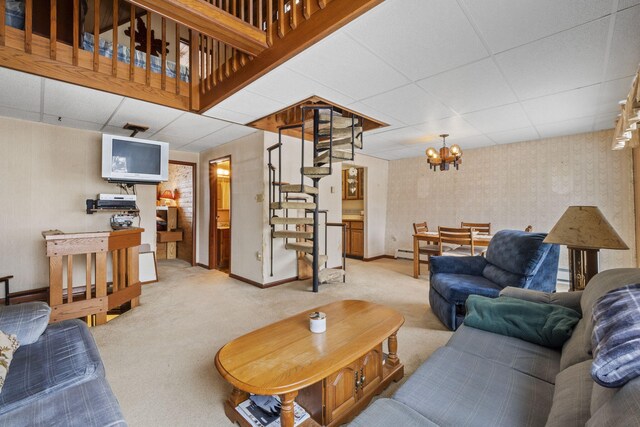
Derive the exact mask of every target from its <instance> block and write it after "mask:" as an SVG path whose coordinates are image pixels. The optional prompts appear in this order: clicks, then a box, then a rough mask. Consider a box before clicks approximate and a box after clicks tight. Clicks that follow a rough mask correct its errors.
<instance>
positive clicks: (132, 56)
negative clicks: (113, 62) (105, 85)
mask: <svg viewBox="0 0 640 427" xmlns="http://www.w3.org/2000/svg"><path fill="white" fill-rule="evenodd" d="M135 34H136V7H135V5H134V4H133V3H131V11H130V19H129V80H130V81H133V80H134V79H135V72H136V70H135V62H136V39H135Z"/></svg>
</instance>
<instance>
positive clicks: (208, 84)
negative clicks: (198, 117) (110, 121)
mask: <svg viewBox="0 0 640 427" xmlns="http://www.w3.org/2000/svg"><path fill="white" fill-rule="evenodd" d="M382 1H383V0H286V1H285V0H130V1H126V0H12V1H10V2H9V3H6V2H5V0H0V66H3V67H7V68H12V69H16V70H19V71H23V72H27V73H31V74H37V75H40V76H43V77H48V78H53V79H57V80H62V81H66V82H69V83H72V84H77V85H81V86H86V87H90V88H94V89H98V90H103V91H106V92H111V93H115V94H119V95H123V96H127V97H131V98H136V99H141V100H144V101H149V102H154V103H158V104H162V105H166V106H169V107H173V108H178V109H182V110H190V111H200V112H202V111H205V110H208V109H209V108H210V107H211V106H213V105H215V104H217V103H219V102H220V101H222V100H223V99H225V98H227V97H228V96H230V95H232V94H233V93H235V92H237V91H238V90H240V89H242V88H243V87H244V86H246V85H247V84H249V83H251V82H252V81H254V80H255V79H257V78H259V77H260V76H262V75H264V74H265V73H267V72H269V71H270V70H271V69H273V68H274V67H276V66H277V65H279V64H281V63H283V62H284V61H286V60H287V59H289V58H291V57H292V56H294V55H296V54H297V53H299V52H301V51H302V50H304V49H305V48H307V47H308V46H310V45H312V44H313V43H315V42H317V41H318V40H320V39H321V38H323V37H325V36H326V35H328V34H330V33H331V32H333V31H335V30H336V29H338V28H340V27H341V26H342V25H344V24H346V23H347V22H349V21H350V20H352V19H354V18H356V17H357V16H359V15H360V14H362V13H364V12H365V11H367V10H368V9H370V8H372V7H373V6H375V5H377V4H379V3H381V2H382ZM114 17H115V18H114ZM7 18H9V19H7ZM129 29H134V31H133V34H132V33H131V32H130V31H127V32H126V33H125V30H129ZM130 35H134V36H133V37H131V36H130Z"/></svg>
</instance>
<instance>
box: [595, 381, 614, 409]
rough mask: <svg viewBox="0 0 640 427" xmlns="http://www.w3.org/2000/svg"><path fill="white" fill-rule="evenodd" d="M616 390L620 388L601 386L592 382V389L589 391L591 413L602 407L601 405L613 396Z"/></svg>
mask: <svg viewBox="0 0 640 427" xmlns="http://www.w3.org/2000/svg"><path fill="white" fill-rule="evenodd" d="M592 379H593V378H592ZM618 390H620V389H619V388H612V387H602V386H601V385H600V384H598V383H596V382H594V383H593V389H592V391H591V413H592V414H595V413H596V412H597V411H598V409H600V408H602V405H604V404H605V403H607V402H608V401H609V400H610V399H611V398H613V395H614V394H616V393H617V392H618Z"/></svg>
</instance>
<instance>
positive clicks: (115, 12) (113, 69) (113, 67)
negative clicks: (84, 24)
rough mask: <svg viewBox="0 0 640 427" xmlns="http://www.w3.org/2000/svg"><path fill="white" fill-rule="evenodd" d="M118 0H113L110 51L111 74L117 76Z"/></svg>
mask: <svg viewBox="0 0 640 427" xmlns="http://www.w3.org/2000/svg"><path fill="white" fill-rule="evenodd" d="M119 6H120V5H119V4H118V0H113V27H112V32H113V39H112V41H113V52H112V53H111V74H112V75H113V77H118V17H119V16H120V11H119V10H118V9H119Z"/></svg>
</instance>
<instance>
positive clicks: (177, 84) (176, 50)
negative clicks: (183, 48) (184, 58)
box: [174, 23, 193, 95]
mask: <svg viewBox="0 0 640 427" xmlns="http://www.w3.org/2000/svg"><path fill="white" fill-rule="evenodd" d="M189 43H191V42H189ZM192 46H193V45H191V44H189V51H191V49H192ZM174 51H175V52H176V95H180V76H181V74H182V73H181V72H180V59H181V58H180V25H179V24H177V23H176V48H175V49H174ZM191 77H192V76H191ZM189 81H190V82H193V80H191V78H190V79H189Z"/></svg>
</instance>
